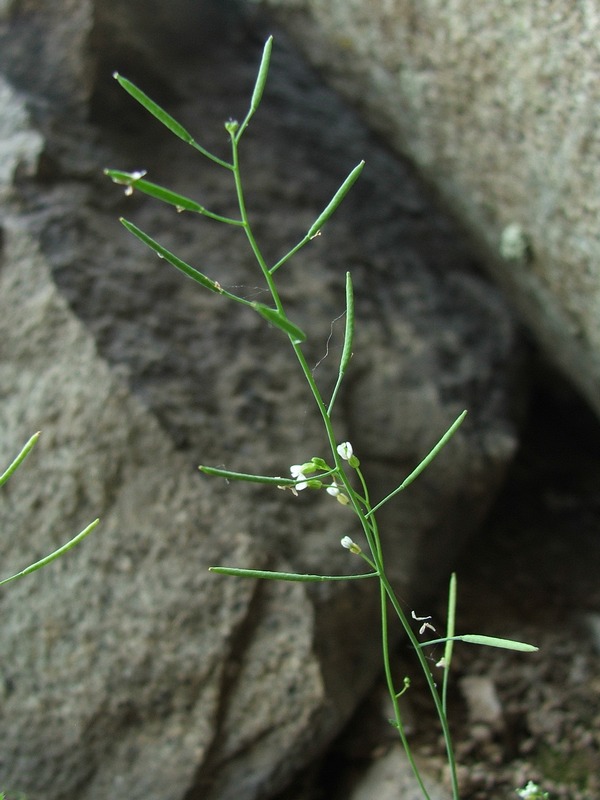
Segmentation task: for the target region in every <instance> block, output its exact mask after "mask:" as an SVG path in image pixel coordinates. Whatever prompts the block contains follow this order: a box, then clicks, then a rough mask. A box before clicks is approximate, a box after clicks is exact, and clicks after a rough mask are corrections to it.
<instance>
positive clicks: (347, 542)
mask: <svg viewBox="0 0 600 800" xmlns="http://www.w3.org/2000/svg"><path fill="white" fill-rule="evenodd" d="M341 545H342V547H345V548H346V550H350V552H351V553H354V554H355V555H359V554H360V553H362V550H361V549H360V547H359V546H358V545H357V544H356V542H353V541H352V539H351V538H350V537H349V536H344V538H343V539H342V541H341Z"/></svg>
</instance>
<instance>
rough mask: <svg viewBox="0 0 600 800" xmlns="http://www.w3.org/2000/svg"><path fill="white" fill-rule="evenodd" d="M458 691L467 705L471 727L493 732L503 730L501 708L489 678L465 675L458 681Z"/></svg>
mask: <svg viewBox="0 0 600 800" xmlns="http://www.w3.org/2000/svg"><path fill="white" fill-rule="evenodd" d="M460 689H461V692H462V695H463V697H464V699H465V702H466V704H467V714H468V715H469V722H470V723H471V725H474V726H475V725H483V726H485V727H487V728H489V729H491V730H492V731H494V732H499V731H501V730H502V729H503V728H504V718H503V714H502V706H501V704H500V700H499V699H498V692H497V691H496V686H495V684H494V681H493V680H492V679H491V678H488V677H487V676H485V675H466V676H465V677H464V678H461V679H460Z"/></svg>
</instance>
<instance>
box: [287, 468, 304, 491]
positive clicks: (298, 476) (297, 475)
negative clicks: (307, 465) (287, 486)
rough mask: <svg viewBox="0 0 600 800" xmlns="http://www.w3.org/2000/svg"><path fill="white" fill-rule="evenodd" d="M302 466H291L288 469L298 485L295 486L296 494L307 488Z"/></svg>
mask: <svg viewBox="0 0 600 800" xmlns="http://www.w3.org/2000/svg"><path fill="white" fill-rule="evenodd" d="M303 466H304V464H292V466H291V467H290V472H291V474H292V478H293V479H294V480H296V481H298V483H297V484H296V485H295V487H294V488H295V489H296V491H297V492H301V491H302V490H303V489H306V487H307V486H308V481H307V479H306V475H305V474H304V473H303V472H302V467H303Z"/></svg>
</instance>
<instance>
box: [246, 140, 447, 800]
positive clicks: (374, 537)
mask: <svg viewBox="0 0 600 800" xmlns="http://www.w3.org/2000/svg"><path fill="white" fill-rule="evenodd" d="M230 135H231V144H232V151H233V174H234V178H235V188H236V193H237V200H238V205H239V209H240V216H241V219H242V223H243V228H244V231H245V233H246V237H247V239H248V242H249V244H250V247H251V249H252V252H253V253H254V256H255V258H256V260H257V262H258V264H259V266H260V269H261V271H262V273H263V276H264V279H265V281H266V283H267V287H268V289H269V292H270V294H271V297H272V298H273V302H274V303H275V307H276V309H277V311H279V312H280V313H281V314H282V315H283V316H285V309H284V307H283V303H282V302H281V298H280V297H279V292H278V291H277V286H276V284H275V280H274V278H273V274H272V273H271V271H270V270H269V267H268V265H267V263H266V261H265V259H264V257H263V255H262V253H261V250H260V248H259V246H258V243H257V241H256V239H255V237H254V234H253V232H252V227H251V225H250V221H249V219H248V213H247V210H246V201H245V198H244V190H243V187H242V179H241V174H240V166H239V152H238V143H239V138H240V137H239V132H238V134H236V133H234V132H232V133H231V134H230ZM289 338H290V344H291V346H292V349H293V350H294V353H295V355H296V358H297V360H298V363H299V364H300V368H301V370H302V373H303V375H304V378H305V380H306V382H307V384H308V386H309V387H310V390H311V393H312V395H313V398H314V400H315V403H316V404H317V408H318V409H319V413H320V414H321V418H322V420H323V425H324V427H325V431H326V434H327V439H328V442H329V447H330V449H331V453H332V457H333V459H334V462H335V466H336V470H337V472H338V474H339V477H340V479H341V481H342V483H343V485H344V488H345V489H346V492H347V494H348V497H349V498H350V501H351V503H352V506H353V508H354V511H355V512H356V514H357V516H358V518H359V519H360V522H361V525H362V527H363V531H364V533H365V536H366V539H367V542H368V544H369V547H370V550H371V555H372V557H373V561H374V563H375V567H376V570H377V573H378V576H379V582H380V596H381V623H382V654H383V663H384V671H385V675H386V682H387V686H388V691H389V694H390V698H391V701H392V705H393V708H394V715H395V718H396V719H395V722H396V728H397V730H398V734H399V736H400V740H401V741H402V744H403V746H404V749H405V752H406V755H407V757H408V760H409V763H410V765H411V768H412V770H413V773H414V775H415V777H416V779H417V782H418V784H419V787H420V789H421V791H422V793H423V796H424V797H425V798H426V800H430V795H429V793H428V792H427V789H426V788H425V785H424V783H423V779H422V778H421V774H420V772H419V768H418V766H417V764H416V762H415V760H414V757H413V755H412V752H411V749H410V745H409V743H408V740H407V738H406V733H405V731H404V725H403V722H402V717H401V714H400V708H399V705H398V696H397V692H396V688H395V684H394V680H393V675H392V668H391V662H390V652H389V635H388V608H387V603H388V599H389V601H390V602H391V604H392V607H393V608H394V611H395V612H396V615H397V616H398V619H399V621H400V623H401V625H402V627H403V628H404V630H405V632H406V634H407V636H408V638H409V641H410V642H411V644H412V646H413V647H414V649H415V651H416V653H417V658H418V660H419V663H420V666H421V668H422V670H423V672H424V674H425V679H426V680H427V684H428V687H429V691H430V693H431V695H432V697H433V701H434V703H435V708H436V712H437V714H438V717H439V719H440V723H441V726H442V731H443V735H444V741H445V744H446V752H447V755H448V762H449V765H450V777H451V782H452V794H453V799H454V800H459V794H458V783H457V777H456V764H455V760H454V753H453V748H452V739H451V736H450V729H449V726H448V720H447V717H446V714H445V713H444V708H443V706H442V702H441V700H440V697H439V694H438V691H437V688H436V686H435V682H434V680H433V677H432V675H431V672H430V670H429V665H428V664H427V660H426V658H425V656H424V654H423V651H422V649H421V646H420V643H419V641H418V639H417V638H416V636H415V634H414V632H413V630H412V627H411V625H410V623H409V621H408V619H407V618H406V615H405V614H404V612H403V610H402V608H401V606H400V603H399V601H398V598H397V597H396V594H395V593H394V590H393V589H392V586H391V584H390V582H389V580H388V578H387V576H386V574H385V571H384V567H383V556H382V549H381V541H380V538H379V533H378V530H377V523H376V521H375V518H374V516H370V518H369V519H367V517H366V514H365V512H364V511H363V509H362V508H361V505H360V503H359V501H358V499H357V496H356V493H355V492H354V490H353V488H352V484H351V483H350V480H349V479H348V476H347V475H346V472H345V470H344V464H343V462H342V459H341V458H340V456H339V454H338V452H337V447H336V445H337V442H336V438H335V432H334V430H333V425H332V423H331V419H330V417H329V414H328V411H327V406H326V405H325V403H324V401H323V398H322V396H321V392H320V391H319V387H318V386H317V384H316V381H315V379H314V377H313V374H312V370H311V369H310V367H309V365H308V363H307V361H306V358H305V356H304V353H303V352H302V350H301V348H300V345H299V344H298V343H297V342H296V341H295V340H294V339H293V338H292V337H291V336H290V337H289ZM370 512H371V509H370V508H369V509H367V512H366V513H367V514H368V513H370Z"/></svg>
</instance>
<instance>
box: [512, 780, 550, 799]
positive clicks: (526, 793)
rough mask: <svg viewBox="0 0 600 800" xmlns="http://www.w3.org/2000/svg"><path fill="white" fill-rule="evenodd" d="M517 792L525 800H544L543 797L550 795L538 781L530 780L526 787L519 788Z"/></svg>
mask: <svg viewBox="0 0 600 800" xmlns="http://www.w3.org/2000/svg"><path fill="white" fill-rule="evenodd" d="M517 794H518V795H519V797H521V798H523V800H542V798H547V797H548V794H547V792H543V791H542V789H541V788H540V787H539V786H538V785H537V783H534V782H533V781H529V783H528V784H527V786H526V787H525V788H524V789H517Z"/></svg>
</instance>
